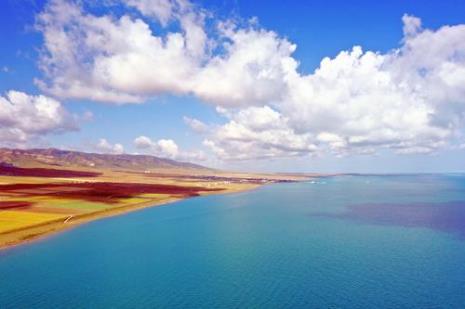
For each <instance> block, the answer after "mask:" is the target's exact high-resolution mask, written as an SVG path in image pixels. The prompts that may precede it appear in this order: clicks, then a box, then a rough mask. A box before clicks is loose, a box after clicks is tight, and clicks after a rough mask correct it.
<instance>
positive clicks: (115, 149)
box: [95, 138, 124, 154]
mask: <svg viewBox="0 0 465 309" xmlns="http://www.w3.org/2000/svg"><path fill="white" fill-rule="evenodd" d="M95 148H96V150H97V151H99V152H102V153H109V154H123V153H124V147H123V145H121V144H119V143H116V144H110V143H109V142H108V141H107V140H106V139H105V138H101V139H100V140H99V142H98V143H97V145H95Z"/></svg>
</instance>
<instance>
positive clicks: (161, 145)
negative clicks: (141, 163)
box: [134, 136, 206, 162]
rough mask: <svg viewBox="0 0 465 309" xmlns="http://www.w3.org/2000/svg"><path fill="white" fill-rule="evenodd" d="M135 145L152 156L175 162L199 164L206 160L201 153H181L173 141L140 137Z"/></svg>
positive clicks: (135, 140) (135, 141)
mask: <svg viewBox="0 0 465 309" xmlns="http://www.w3.org/2000/svg"><path fill="white" fill-rule="evenodd" d="M134 145H135V146H136V148H138V149H140V150H143V151H145V152H147V153H149V154H151V155H155V156H159V157H165V158H169V159H174V160H181V161H192V162H198V161H203V160H205V159H206V156H205V154H204V153H203V152H201V151H194V152H188V151H180V150H179V147H178V145H177V144H176V142H175V141H173V140H172V139H160V140H158V141H153V140H152V139H150V138H149V137H147V136H139V137H137V138H136V139H134Z"/></svg>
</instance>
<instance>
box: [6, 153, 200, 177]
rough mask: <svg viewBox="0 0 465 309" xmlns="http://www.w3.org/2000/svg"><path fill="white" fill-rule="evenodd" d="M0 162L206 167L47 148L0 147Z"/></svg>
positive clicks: (140, 167) (93, 166)
mask: <svg viewBox="0 0 465 309" xmlns="http://www.w3.org/2000/svg"><path fill="white" fill-rule="evenodd" d="M0 164H2V165H3V166H7V165H11V166H15V167H24V168H51V167H52V168H65V169H68V168H84V169H112V170H134V171H147V170H149V171H152V170H160V169H163V170H165V169H166V170H176V169H182V170H186V169H187V170H203V171H207V170H209V169H208V168H206V167H203V166H200V165H197V164H192V163H187V162H178V161H175V160H170V159H164V158H159V157H155V156H149V155H130V154H120V155H114V154H99V153H87V152H79V151H68V150H59V149H55V148H49V149H8V148H0Z"/></svg>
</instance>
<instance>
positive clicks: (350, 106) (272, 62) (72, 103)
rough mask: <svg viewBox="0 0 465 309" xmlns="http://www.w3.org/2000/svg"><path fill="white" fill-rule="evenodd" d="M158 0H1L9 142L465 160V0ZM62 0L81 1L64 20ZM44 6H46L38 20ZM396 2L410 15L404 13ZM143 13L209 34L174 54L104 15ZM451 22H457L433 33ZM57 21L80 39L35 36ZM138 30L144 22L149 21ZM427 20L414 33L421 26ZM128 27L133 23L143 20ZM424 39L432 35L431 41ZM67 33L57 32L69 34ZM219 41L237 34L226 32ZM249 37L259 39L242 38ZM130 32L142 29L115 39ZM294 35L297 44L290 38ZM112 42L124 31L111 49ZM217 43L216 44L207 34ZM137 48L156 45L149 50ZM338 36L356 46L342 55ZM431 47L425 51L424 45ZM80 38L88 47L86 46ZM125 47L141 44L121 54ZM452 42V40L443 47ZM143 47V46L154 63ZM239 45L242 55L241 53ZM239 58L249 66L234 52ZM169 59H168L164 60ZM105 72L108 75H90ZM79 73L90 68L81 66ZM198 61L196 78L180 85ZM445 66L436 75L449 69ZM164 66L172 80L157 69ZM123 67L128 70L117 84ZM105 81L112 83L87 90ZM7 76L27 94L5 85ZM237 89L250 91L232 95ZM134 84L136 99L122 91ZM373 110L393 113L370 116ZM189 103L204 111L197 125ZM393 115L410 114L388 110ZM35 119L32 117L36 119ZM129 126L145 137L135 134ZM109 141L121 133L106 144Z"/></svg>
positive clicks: (206, 155)
mask: <svg viewBox="0 0 465 309" xmlns="http://www.w3.org/2000/svg"><path fill="white" fill-rule="evenodd" d="M81 2H82V4H80V3H81ZM108 2H109V3H110V2H112V1H108ZM161 2H163V1H161ZM165 2H166V3H167V4H168V6H170V7H171V10H170V11H169V12H165V11H163V12H162V11H160V10H153V7H154V6H155V3H156V1H150V0H133V2H130V1H128V2H124V1H119V0H115V1H113V2H112V3H111V4H109V5H105V6H100V5H99V4H98V3H99V2H98V1H92V0H89V1H80V2H79V3H76V2H75V1H65V0H56V1H33V0H29V1H13V0H7V1H4V2H2V4H1V10H0V93H1V95H2V96H3V100H4V101H5V102H7V104H16V105H18V106H19V104H18V103H16V101H18V102H19V101H21V102H22V103H21V104H23V105H21V107H18V108H16V109H14V108H11V109H4V110H5V111H4V114H5V115H3V116H2V114H1V111H0V137H2V139H3V142H2V144H3V146H8V147H48V146H54V147H60V148H71V149H79V150H86V151H99V152H115V153H119V152H121V151H124V152H128V153H151V154H154V155H159V156H167V157H171V158H174V159H178V160H189V161H195V162H198V163H201V164H206V165H211V166H215V167H221V168H230V169H240V170H260V171H296V172H311V171H320V172H442V171H445V172H454V171H455V172H463V171H465V163H464V162H465V160H463V158H464V155H465V147H464V145H465V142H464V140H463V137H462V135H463V129H464V122H463V114H464V111H465V102H464V101H463V100H461V99H460V95H461V94H465V91H464V88H465V86H460V81H461V80H464V79H463V77H462V76H463V74H464V72H465V71H464V67H465V63H464V62H465V61H464V59H465V50H464V49H463V48H464V45H463V44H462V45H461V44H460V43H457V41H459V40H460V39H461V38H462V39H463V41H464V42H465V36H463V34H464V33H465V32H464V31H463V29H462V27H461V26H460V25H461V24H464V23H465V14H464V12H465V2H464V1H429V2H425V1H390V2H383V3H381V2H379V1H351V2H350V3H349V2H348V1H332V2H328V1H308V2H307V3H304V2H303V1H285V2H284V1H199V2H188V1H186V0H182V1H181V0H166V1H165ZM157 3H160V2H157ZM186 3H187V6H186ZM65 5H71V7H72V8H74V9H76V12H77V11H79V12H80V13H79V14H78V13H76V15H75V16H71V17H69V18H70V19H69V20H66V21H62V20H59V16H60V9H63V8H65ZM165 7H166V6H165ZM63 13H64V11H63ZM165 13H166V14H168V15H166V14H165ZM46 14H48V15H47V19H46V20H45V19H44V20H42V21H39V22H38V20H39V19H40V16H42V17H43V16H45V15H46ZM160 14H165V15H160ZM405 14H408V16H410V17H408V18H406V19H405V20H404V21H403V20H402V17H403V16H407V15H405ZM125 15H126V16H128V17H129V19H128V20H129V22H128V23H126V24H122V23H120V22H121V19H120V18H122V17H123V16H125ZM104 16H107V17H108V18H109V19H110V20H111V22H112V25H111V26H109V25H107V26H105V28H104V26H101V25H96V21H97V20H100V21H101V20H102V17H104ZM87 17H89V18H87ZM86 18H87V19H86ZM99 18H100V19H99ZM163 18H165V19H167V21H164V20H163ZM71 19H72V20H71ZM419 19H421V26H418V21H419ZM137 20H141V21H142V22H143V23H144V24H146V25H147V26H148V27H149V29H150V31H149V32H151V35H152V37H159V38H162V40H167V36H168V35H169V33H177V34H180V36H181V37H182V38H183V39H184V44H185V45H186V46H187V44H188V43H187V40H188V39H187V35H188V34H189V33H194V31H193V29H197V28H196V27H198V28H199V29H201V30H200V31H201V32H202V33H204V34H205V35H206V37H207V39H208V40H207V41H208V44H207V43H202V44H203V45H202V46H201V48H200V49H196V50H194V51H192V50H188V49H189V48H188V47H185V48H184V49H182V53H186V54H185V55H184V54H182V55H181V56H179V55H178V54H176V51H173V52H171V51H170V50H168V47H166V49H165V50H162V51H160V50H159V49H155V48H154V47H153V44H152V43H150V42H148V43H144V44H148V45H147V46H143V48H139V47H140V46H139V44H140V43H138V42H136V43H133V42H132V41H131V42H129V41H125V40H130V39H131V36H121V37H118V36H116V35H114V34H111V28H110V27H119V28H118V29H119V30H120V31H124V30H126V29H132V28H130V26H133V25H136V21H137ZM182 22H186V23H187V22H188V23H189V24H187V26H186V25H183V24H182ZM222 23H223V24H226V25H228V26H229V27H230V28H228V29H227V32H225V33H221V31H220V30H218V29H220V28H221V26H220V24H222ZM71 24H74V25H76V24H77V25H78V27H77V28H78V30H72V29H71V30H70V28H67V27H69V26H70V25H71ZM231 25H232V26H231ZM406 25H411V27H413V28H412V29H414V30H412V32H411V33H410V34H409V33H406V32H405V29H406V28H405V26H406ZM446 25H452V26H454V27H456V28H453V29H450V28H448V29H445V30H444V31H443V32H442V33H439V30H440V29H444V26H446ZM60 27H61V28H60ZM98 27H99V28H98ZM123 27H126V28H123ZM57 29H59V31H63V32H62V33H64V34H65V35H66V36H67V39H70V38H73V39H74V40H75V41H77V42H78V43H76V46H74V47H73V48H75V50H74V51H73V50H72V48H71V49H66V50H65V49H60V48H56V46H55V45H53V44H52V43H50V42H46V40H44V38H45V36H47V35H50V36H51V37H54V38H56V37H57V33H58V32H56V31H58V30H57ZM96 29H98V31H100V32H99V33H103V34H102V38H103V39H105V40H108V41H106V43H105V44H104V45H98V44H101V43H100V42H97V43H92V44H97V45H98V46H97V47H95V46H94V45H92V46H90V45H89V44H90V43H89V42H88V41H86V40H85V39H84V37H87V38H88V37H92V35H94V33H96V32H95V31H96ZM73 31H74V32H73ZM105 31H108V33H105ZM128 31H129V30H128ZM131 31H140V33H141V35H142V34H144V32H143V27H142V28H137V29H135V30H134V29H133V30H131ZM241 31H242V32H241ZM271 32H272V33H273V34H270V33H271ZM428 32H431V33H433V36H432V37H431V38H429V39H422V36H423V37H426V36H427V35H430V34H428ZM128 33H129V32H128ZM131 33H132V34H133V37H134V38H136V37H137V35H138V33H137V32H131ZM195 33H197V34H198V33H199V32H195ZM219 33H220V34H219ZM76 36H80V37H78V38H77V39H76ZM195 38H196V39H198V37H195ZM73 39H72V40H71V41H73ZM81 40H82V41H81ZM142 40H143V39H140V41H139V42H141V41H142ZM425 40H430V41H431V46H432V47H435V46H437V48H431V50H432V51H429V50H428V49H429V48H428V44H426V43H424V41H425ZM447 40H449V41H447ZM63 42H65V41H61V42H60V44H58V46H64V43H63ZM66 42H68V43H69V42H70V41H66ZM225 42H227V43H229V44H230V45H228V46H230V48H231V49H230V50H227V47H224V45H223V44H224V43H225ZM255 42H257V43H256V45H257V46H256V49H255V50H254V49H251V50H249V49H247V46H250V45H252V44H254V43H255ZM262 42H263V44H262ZM409 42H410V43H409ZM73 43H74V42H73ZM130 44H135V45H134V46H133V47H131V49H129V48H128V49H126V48H124V46H126V45H130ZM150 44H152V45H150ZM287 44H289V46H288V45H287ZM293 44H295V46H296V49H295V51H293V49H292V48H291V47H290V46H291V45H293ZM425 44H426V45H425ZM109 45H111V46H113V45H114V46H123V47H118V48H116V47H115V48H112V49H110V47H108V46H109ZM136 45H137V46H136ZM212 45H214V46H215V48H217V49H211V50H210V49H209V48H210V46H212ZM236 46H237V47H236ZM353 46H361V47H362V52H361V54H358V53H357V51H355V52H353V53H352V51H353V50H352V48H353ZM425 46H426V47H425ZM99 47H100V48H102V50H103V51H102V52H100V51H99V50H98V48H99ZM407 47H408V48H407ZM241 48H242V49H241ZM260 48H263V50H261V49H260ZM272 48H276V50H271V49H272ZM422 48H423V49H425V48H426V50H425V51H423V50H422ZM224 49H226V51H225V50H224ZM267 49H268V50H267ZM291 49H292V51H289V50H291ZM395 49H398V50H399V51H400V54H401V55H400V56H399V55H397V54H395V53H394V52H393V50H395ZM146 50H148V51H150V53H148V54H145V52H144V51H146ZM186 50H187V51H186ZM206 50H208V51H206ZM444 50H447V52H445V51H444ZM343 51H347V53H348V55H349V56H347V57H343V56H341V57H340V58H337V57H338V55H340V53H341V52H343ZM367 51H368V52H370V51H373V52H374V55H377V56H373V57H376V59H377V60H373V59H371V58H369V57H371V56H370V55H368V56H367V57H365V58H364V56H365V55H367V54H366V53H367ZM426 51H428V52H430V53H431V54H430V55H429V56H428V58H429V59H435V61H434V62H433V61H430V62H428V61H429V60H425V59H423V58H421V56H419V55H421V54H422V52H424V54H426ZM255 52H256V54H257V55H261V56H260V57H258V56H256V55H255V54H254V53H255ZM66 53H71V54H73V57H75V58H76V59H75V60H73V61H76V62H75V64H76V67H77V68H78V69H75V68H70V64H69V63H64V61H63V59H67V58H66V57H68V56H69V54H66ZM157 53H160V54H157ZM194 53H200V54H195V55H193V54H194ZM79 54H82V55H85V56H83V57H82V59H81V58H80V57H79ZM50 55H52V56H53V57H52V56H50ZM76 55H77V56H76ZM128 55H130V56H131V57H135V58H131V59H132V60H131V61H129V60H127V59H129V58H128V57H129V56H128ZM173 55H174V56H173ZM450 55H458V56H454V57H453V59H452V58H451V56H450ZM105 57H106V58H105ZM112 57H115V59H116V57H122V58H117V59H126V60H127V61H128V62H127V63H125V64H122V65H121V68H120V67H119V64H120V63H121V62H116V61H115V62H114V60H115V59H113V58H112ZM137 57H140V59H147V60H148V64H147V68H144V67H143V66H144V64H142V65H141V64H140V63H145V62H144V61H141V62H138V61H137V59H138V58H137ZM142 57H148V58H142ZM151 57H152V58H161V57H166V58H164V59H166V62H163V63H166V66H167V68H168V69H167V68H164V67H162V65H163V63H160V62H157V61H158V60H157V59H155V60H154V61H153V63H152V62H151V60H152V58H151ZM234 57H238V58H237V59H240V60H237V61H238V62H234V61H233V60H231V59H236V58H234ZM257 57H258V58H259V59H257ZM325 57H329V62H328V63H329V66H328V67H327V69H325V70H326V71H325V72H326V73H324V75H321V76H314V73H315V70H316V69H318V68H319V67H320V62H321V61H322V59H323V58H325ZM102 58H104V59H103V60H105V61H107V60H108V62H104V63H103V64H102V65H108V67H104V70H103V71H102V69H101V67H100V66H97V65H96V63H97V62H98V61H99V60H101V59H102ZM216 58H218V59H219V60H218V59H216ZM134 59H135V60H134ZM337 59H339V60H338V61H336V60H337ZM370 59H371V60H370ZM451 59H452V60H451ZM289 60H292V61H295V62H296V63H297V62H298V63H299V65H298V67H296V68H295V69H290V73H289V72H288V71H287V70H288V69H287V67H285V68H284V69H283V67H281V66H282V65H283V64H282V63H283V62H286V63H288V61H289ZM184 61H185V62H184ZM44 62H47V65H48V66H50V67H52V66H56V68H57V71H56V72H52V73H50V72H49V73H47V72H45V69H44V67H43V66H42V67H41V66H40V63H42V64H43V63H44ZM89 63H91V64H89ZM115 63H116V66H115V65H114V64H115ZM150 63H151V64H150ZM244 63H245V64H244ZM373 63H375V64H373ZM417 63H420V64H419V66H415V65H416V64H417ZM73 64H74V63H73ZM241 64H244V69H242V70H240V69H239V68H238V66H239V65H241ZM414 64H415V65H414ZM445 64H447V65H449V66H445ZM150 65H151V67H150ZM89 66H91V68H89ZM140 66H142V67H140ZM183 66H185V68H184V67H183ZM123 68H124V70H123ZM169 68H173V69H174V68H176V69H177V68H179V69H180V71H179V73H178V75H173V80H174V81H171V76H170V75H169V74H170V73H169V72H170V70H169ZM424 68H426V69H424ZM165 69H167V72H168V73H163V74H162V73H158V72H162V71H163V70H165ZM423 69H424V70H427V71H428V74H427V75H428V78H424V79H420V80H419V79H418V78H419V77H418V76H417V75H416V74H419V73H418V72H420V71H421V70H423ZM445 69H447V70H450V71H449V73H450V74H449V76H453V77H454V79H453V80H452V81H450V80H449V79H447V80H446V79H445V77H444V73H443V72H444V70H445ZM115 70H116V71H115ZM235 70H237V71H235ZM248 70H251V71H248ZM76 72H77V73H76ZM102 72H104V73H105V74H106V75H101V76H98V74H99V73H102ZM133 72H134V73H133ZM163 72H164V71H163ZM186 72H187V73H186ZM270 72H271V73H270ZM136 73H137V74H136ZM446 73H447V72H446ZM87 74H93V76H95V78H92V79H90V78H89V80H87ZM102 74H103V73H102ZM133 74H134V76H132V75H133ZM144 74H146V75H144ZM167 74H168V75H167ZM173 74H174V73H173ZM193 74H195V76H194V75H193ZM264 74H265V75H266V76H267V77H266V81H265V82H264V81H263V78H262V76H263V75H264ZM267 74H268V75H267ZM334 74H335V76H336V77H334V76H333V75H334ZM338 74H339V75H338ZM370 74H371V75H370ZM129 75H130V76H129ZM197 75H198V76H197ZM140 76H145V77H142V78H141V77H140ZM290 76H292V77H290ZM337 76H341V77H337ZM386 76H387V77H386ZM429 76H431V77H429ZM81 77H82V80H84V82H82V84H81V83H80V82H81V81H80V78H81ZM191 77H192V80H194V82H193V84H192V85H189V86H184V85H186V84H189V83H190V82H191ZM223 77H224V79H223ZM182 78H187V79H186V80H185V81H183V80H182ZM386 78H387V79H389V85H384V84H383V85H382V86H377V85H378V84H374V85H370V87H368V86H367V88H369V89H368V90H366V91H365V90H363V86H361V85H364V82H365V81H372V80H377V79H380V80H382V81H383V82H384V81H385V79H386ZM438 78H443V79H444V80H440V81H441V82H442V83H438V82H437V80H438ZM461 78H462V79H461ZM332 79H334V80H332ZM121 80H122V81H121ZM164 80H168V82H166V83H164V82H163V83H162V82H160V81H164ZM37 81H44V82H45V83H46V85H45V86H44V84H41V83H40V82H37ZM243 81H247V82H246V83H245V82H244V84H242V82H243ZM125 82H127V83H128V84H129V85H131V86H127V87H126V86H125V85H123V83H125ZM383 82H381V83H383ZM73 83H74V84H79V85H80V86H82V87H83V88H82V89H81V90H79V91H78V94H76V92H75V91H73V90H72V89H70V88H71V87H70V86H69V85H72V84H73ZM262 83H263V84H262ZM336 84H337V85H338V86H335V85H336ZM404 85H407V86H405V87H406V88H408V89H407V90H405V89H404V88H405V87H404ZM418 85H420V86H418ZM431 85H434V87H432V86H431ZM438 85H442V86H438ZM261 87H263V89H262V88H261ZM345 87H347V88H345ZM58 88H59V90H57V89H58ZM273 88H275V89H277V90H276V91H273ZM360 88H362V90H360ZM394 88H395V89H396V90H392V92H393V93H394V94H393V95H392V98H390V97H389V98H388V96H389V95H390V94H391V92H390V91H388V90H386V89H394ZM432 88H434V91H432V90H431V91H430V89H432ZM100 89H104V90H105V91H107V93H106V94H105V95H103V96H102V97H99V98H96V97H95V96H93V93H96V92H98V91H99V90H100ZM269 89H271V90H269ZM12 90H13V91H17V92H21V93H23V94H24V95H25V96H27V97H22V99H18V98H16V99H14V98H11V97H8V92H9V91H12ZM241 91H243V92H244V94H240V95H238V93H239V92H241ZM386 91H388V92H386ZM396 91H398V93H396ZM348 92H349V93H351V94H347V93H348ZM359 92H361V93H362V95H360V94H359ZM282 93H285V95H283V94H282ZM309 93H310V94H312V95H309ZM333 93H336V94H338V95H337V96H335V97H334V96H333ZM352 93H356V94H354V95H352ZM451 94H453V95H451ZM39 95H42V96H44V98H45V99H44V100H51V101H50V102H52V101H53V102H57V104H59V105H53V104H52V105H53V107H50V106H48V105H47V106H48V107H47V108H52V109H53V110H52V111H51V112H50V111H49V110H48V111H47V115H45V116H44V112H41V111H40V108H41V107H40V108H39V107H37V106H38V105H37V106H35V104H37V102H38V101H37V100H38V99H37V96H39ZM129 95H131V98H136V99H135V100H136V101H137V103H131V102H129V101H131V99H126V98H128V96H129ZM236 95H238V97H237V98H236V97H235V96H236ZM346 95H349V96H348V97H346ZM115 96H118V98H117V99H115ZM456 97H458V98H459V99H457V98H456ZM25 98H27V99H25ZM431 98H433V99H431ZM15 100H16V101H15ZM126 101H127V102H126ZM373 102H374V103H373ZM0 103H1V101H0ZM52 105H51V106H52ZM373 105H376V108H375V107H373V108H372V107H371V106H373ZM5 106H6V105H5ZM0 107H1V106H0ZM336 111H337V112H336ZM22 114H26V115H27V117H25V118H27V119H28V121H29V124H28V123H20V122H18V123H16V122H15V120H14V119H17V118H18V117H21V115H22ZM352 114H353V115H352ZM90 115H92V116H90ZM349 115H350V116H349ZM379 115H388V116H389V117H388V116H386V117H384V118H382V120H379V119H378V118H377V117H378V116H379ZM404 116H405V117H404ZM2 117H3V118H2ZM186 117H188V118H189V119H191V120H192V119H195V120H196V121H198V122H199V123H201V124H202V126H203V127H202V128H199V127H197V129H196V128H193V127H192V125H189V121H187V120H186ZM402 117H404V118H405V119H402V120H401V121H397V119H399V118H402ZM425 117H426V118H425ZM2 119H3V120H2ZM5 119H6V120H5ZM12 119H13V120H12ZM34 121H37V123H39V122H40V123H41V126H39V125H38V126H37V128H31V126H30V123H31V122H32V123H34ZM71 122H72V123H73V125H72V126H70V125H69V124H70V123H71ZM257 123H258V125H257ZM354 123H355V124H358V123H360V124H361V125H360V127H363V130H362V129H359V128H356V127H355V128H354ZM379 123H383V125H379ZM39 127H40V128H39ZM2 130H3V131H2ZM16 135H18V136H16ZM138 137H146V139H139V140H138V141H136V140H137V138H138ZM117 144H119V146H120V147H115V146H116V145H117Z"/></svg>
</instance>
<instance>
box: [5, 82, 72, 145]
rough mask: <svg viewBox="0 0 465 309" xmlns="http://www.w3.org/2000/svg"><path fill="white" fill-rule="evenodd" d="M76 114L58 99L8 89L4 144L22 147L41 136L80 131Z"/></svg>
mask: <svg viewBox="0 0 465 309" xmlns="http://www.w3.org/2000/svg"><path fill="white" fill-rule="evenodd" d="M76 129H77V123H76V116H74V115H70V114H69V113H68V112H67V111H66V110H65V109H64V108H63V107H62V105H61V103H60V102H58V101H57V100H55V99H52V98H50V97H46V96H43V95H38V96H34V95H28V94H26V93H24V92H20V91H14V90H11V91H8V92H7V93H6V95H5V96H0V143H1V144H2V145H3V146H22V145H25V144H26V143H28V142H31V141H33V140H35V139H38V138H40V137H41V136H44V135H47V134H52V133H60V132H65V131H70V130H76Z"/></svg>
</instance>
